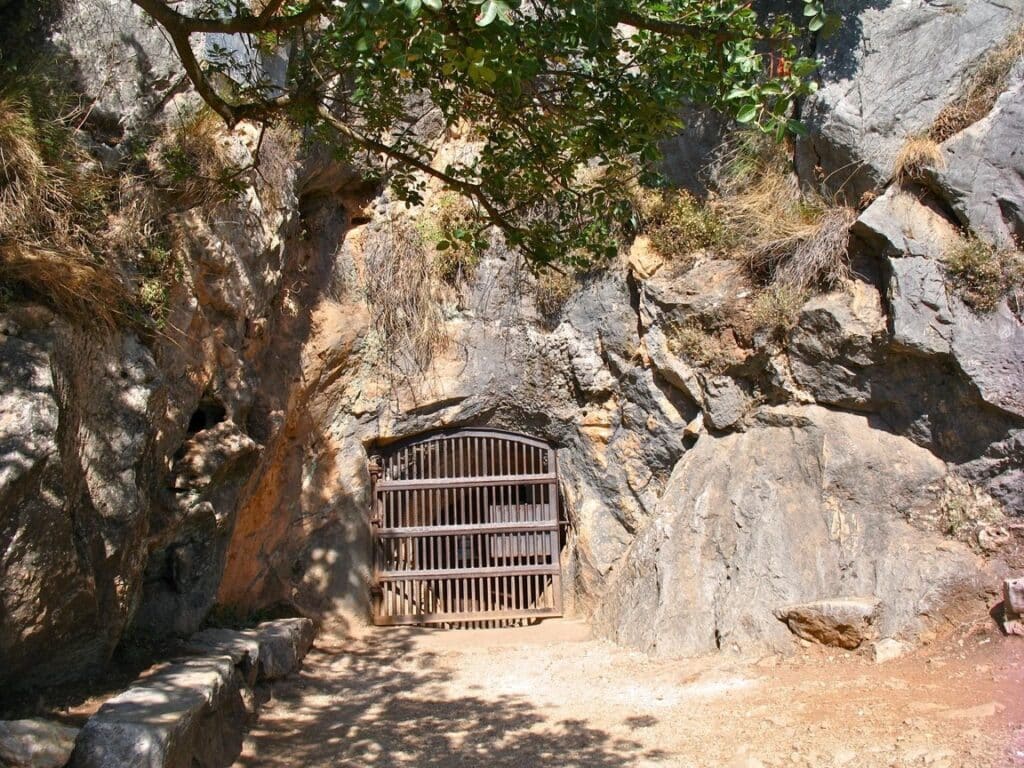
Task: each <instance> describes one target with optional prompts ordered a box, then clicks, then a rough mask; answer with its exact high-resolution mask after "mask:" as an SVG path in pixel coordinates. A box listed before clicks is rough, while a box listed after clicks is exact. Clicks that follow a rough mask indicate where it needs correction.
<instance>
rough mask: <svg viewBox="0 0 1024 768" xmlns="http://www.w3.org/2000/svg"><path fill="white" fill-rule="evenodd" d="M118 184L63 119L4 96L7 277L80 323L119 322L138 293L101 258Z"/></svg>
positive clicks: (3, 271)
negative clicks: (110, 198) (107, 206)
mask: <svg viewBox="0 0 1024 768" xmlns="http://www.w3.org/2000/svg"><path fill="white" fill-rule="evenodd" d="M112 187H113V184H112V182H111V180H110V179H109V178H107V177H106V176H105V175H104V174H103V173H102V171H100V170H99V169H98V166H97V165H96V163H95V162H93V161H92V160H91V158H90V157H89V156H88V154H87V153H86V152H85V151H84V150H82V149H81V148H80V147H79V146H78V144H77V143H76V142H75V140H74V136H73V132H72V131H71V130H70V129H68V128H67V127H65V125H64V124H62V123H60V122H58V121H52V120H45V119H43V118H40V117H38V116H37V115H36V114H34V111H33V104H32V103H31V100H30V99H29V98H28V97H27V96H25V95H10V94H8V95H5V96H3V97H0V281H2V282H3V283H5V284H6V292H7V293H9V294H14V293H20V292H26V293H28V294H30V295H32V296H33V297H34V298H36V299H38V300H41V301H44V302H46V303H47V304H49V305H50V306H51V307H52V308H53V309H54V310H56V311H57V312H59V313H61V314H63V315H65V316H66V317H68V318H69V319H71V320H72V321H75V322H80V323H83V324H87V325H102V326H108V327H110V326H114V325H116V324H117V323H118V321H119V320H121V319H123V317H124V316H125V315H126V311H127V308H128V306H129V304H130V301H129V300H130V292H129V291H128V289H127V288H125V285H124V282H123V280H122V276H121V275H120V273H119V272H118V270H117V269H116V268H115V267H114V266H113V265H111V264H109V263H107V262H105V261H104V260H103V259H102V258H100V257H99V256H97V255H96V254H97V253H101V252H102V247H101V246H102V240H101V237H100V236H99V235H98V234H97V229H98V227H97V226H96V225H95V219H96V218H99V220H100V221H104V220H105V211H104V205H103V204H104V198H105V197H106V196H107V195H108V194H109V193H110V190H111V189H112Z"/></svg>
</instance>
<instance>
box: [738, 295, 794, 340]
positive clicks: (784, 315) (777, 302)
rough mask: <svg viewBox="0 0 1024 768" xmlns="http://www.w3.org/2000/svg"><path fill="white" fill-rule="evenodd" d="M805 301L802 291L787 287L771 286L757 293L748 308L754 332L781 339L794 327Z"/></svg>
mask: <svg viewBox="0 0 1024 768" xmlns="http://www.w3.org/2000/svg"><path fill="white" fill-rule="evenodd" d="M806 301H807V293H806V291H804V290H801V289H799V288H796V287H794V286H788V285H773V286H770V287H768V288H766V289H765V290H763V291H761V292H760V293H758V295H757V296H756V297H755V299H754V303H753V304H752V305H751V308H750V322H751V324H752V325H753V327H754V329H755V330H758V331H767V332H768V334H769V335H770V336H772V337H773V338H776V339H781V338H782V337H783V336H785V335H786V334H787V333H789V332H790V331H791V330H792V329H793V328H794V327H795V326H796V322H797V319H798V318H799V315H800V308H801V307H802V306H803V305H804V303H805V302H806Z"/></svg>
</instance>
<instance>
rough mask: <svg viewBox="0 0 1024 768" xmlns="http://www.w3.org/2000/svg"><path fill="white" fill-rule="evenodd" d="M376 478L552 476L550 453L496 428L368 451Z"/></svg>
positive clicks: (527, 439)
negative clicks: (373, 462)
mask: <svg viewBox="0 0 1024 768" xmlns="http://www.w3.org/2000/svg"><path fill="white" fill-rule="evenodd" d="M373 456H374V459H375V462H376V466H377V469H378V471H379V479H380V480H381V481H384V482H389V481H413V480H445V481H449V483H451V482H458V481H459V480H473V479H493V478H503V477H517V478H519V479H520V480H521V479H522V478H523V477H524V476H526V477H531V476H535V477H538V478H539V477H542V476H543V477H544V478H545V479H547V478H548V477H549V476H553V475H554V474H555V450H554V448H553V447H552V446H551V445H549V444H548V443H546V442H544V441H543V440H539V439H537V438H534V437H529V436H528V435H521V434H518V433H516V432H508V431H506V430H501V429H485V428H469V429H467V428H460V429H447V430H443V431H439V432H431V433H428V434H425V435H417V436H416V437H412V438H407V439H405V440H400V441H398V442H396V443H393V444H391V445H387V446H381V447H380V448H378V449H377V450H376V451H374V452H373Z"/></svg>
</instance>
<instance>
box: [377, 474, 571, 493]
mask: <svg viewBox="0 0 1024 768" xmlns="http://www.w3.org/2000/svg"><path fill="white" fill-rule="evenodd" d="M557 479H558V478H557V477H556V476H555V475H495V476H493V477H474V478H468V477H459V478H454V477H452V478H447V477H439V478H434V479H432V480H427V479H419V480H381V481H380V482H378V483H377V489H378V490H381V491H390V490H396V489H401V490H403V491H413V490H419V489H423V488H481V487H485V486H491V485H545V484H547V483H553V482H555V481H556V480H557Z"/></svg>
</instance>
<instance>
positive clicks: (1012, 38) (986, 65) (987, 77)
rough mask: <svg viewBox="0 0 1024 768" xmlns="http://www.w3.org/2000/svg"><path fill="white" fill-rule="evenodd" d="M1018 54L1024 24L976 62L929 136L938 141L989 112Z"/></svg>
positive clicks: (1021, 52)
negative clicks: (962, 88) (959, 94)
mask: <svg viewBox="0 0 1024 768" xmlns="http://www.w3.org/2000/svg"><path fill="white" fill-rule="evenodd" d="M1021 57H1024V27H1021V28H1020V29H1017V30H1016V31H1014V32H1013V33H1012V34H1010V35H1009V36H1008V37H1007V38H1006V39H1005V40H1004V41H1003V42H1002V43H1001V44H1000V45H999V46H997V47H996V48H994V49H992V50H991V51H990V52H989V53H988V54H987V55H986V56H985V57H984V58H983V59H982V60H981V61H980V62H979V64H978V65H977V67H976V68H975V69H974V71H973V72H972V73H971V75H970V77H969V78H968V80H967V85H966V87H965V89H964V92H963V93H962V94H961V96H960V97H959V98H958V99H956V100H955V101H953V102H952V103H951V104H949V105H948V106H946V107H945V108H944V109H943V110H942V111H941V112H940V113H939V115H938V117H936V118H935V121H934V123H932V127H931V129H930V130H929V131H928V138H930V139H931V140H932V141H935V142H937V143H940V144H941V143H942V142H944V141H946V140H947V139H949V138H951V137H952V136H955V135H956V134H958V133H960V131H962V130H964V129H965V128H968V127H969V126H971V125H974V124H975V123H976V122H978V121H979V120H981V119H982V118H983V117H985V115H987V114H988V113H989V112H991V111H992V107H993V106H994V105H995V103H996V99H998V98H999V95H1000V94H1001V93H1002V92H1003V91H1005V90H1006V87H1007V85H1008V84H1009V79H1010V72H1011V70H1012V69H1013V66H1014V64H1015V63H1016V62H1017V61H1018V60H1019V59H1020V58H1021Z"/></svg>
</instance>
